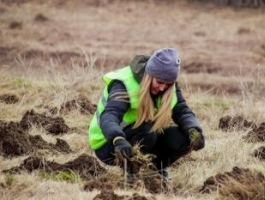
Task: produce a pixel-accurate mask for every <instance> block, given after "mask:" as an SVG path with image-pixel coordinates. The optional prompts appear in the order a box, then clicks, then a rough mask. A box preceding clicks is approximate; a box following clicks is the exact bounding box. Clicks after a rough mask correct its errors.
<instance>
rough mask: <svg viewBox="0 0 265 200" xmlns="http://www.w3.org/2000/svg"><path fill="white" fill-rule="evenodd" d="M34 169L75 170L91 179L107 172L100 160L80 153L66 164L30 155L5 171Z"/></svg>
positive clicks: (50, 170) (17, 171)
mask: <svg viewBox="0 0 265 200" xmlns="http://www.w3.org/2000/svg"><path fill="white" fill-rule="evenodd" d="M34 170H43V171H45V172H49V173H54V174H57V173H60V172H64V171H69V172H74V173H75V174H77V175H79V176H80V177H81V178H83V179H85V180H90V179H91V178H93V177H97V176H99V175H102V174H103V173H105V172H106V170H105V169H104V168H103V167H101V166H100V165H99V163H98V161H97V160H96V159H95V158H94V157H91V156H88V155H86V154H82V155H80V156H79V157H78V158H76V159H74V160H72V161H69V162H67V163H65V164H58V163H56V162H51V161H46V160H45V159H43V158H39V157H34V156H33V157H28V158H27V159H25V160H24V161H23V163H22V164H21V165H20V166H18V167H13V168H11V169H7V170H3V171H2V172H3V173H19V172H21V171H27V172H32V171H34Z"/></svg>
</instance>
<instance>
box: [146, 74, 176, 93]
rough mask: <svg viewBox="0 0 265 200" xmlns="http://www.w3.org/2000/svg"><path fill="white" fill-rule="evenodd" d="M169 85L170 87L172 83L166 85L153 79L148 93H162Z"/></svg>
mask: <svg viewBox="0 0 265 200" xmlns="http://www.w3.org/2000/svg"><path fill="white" fill-rule="evenodd" d="M170 85H172V83H166V82H163V81H161V80H159V79H157V78H155V77H153V78H152V82H151V86H150V93H151V94H153V95H157V94H159V93H163V92H165V91H166V90H167V89H168V88H169V86H170Z"/></svg>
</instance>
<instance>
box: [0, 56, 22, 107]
mask: <svg viewBox="0 0 265 200" xmlns="http://www.w3.org/2000/svg"><path fill="white" fill-rule="evenodd" d="M0 55H1V53H0ZM0 102H3V103H6V104H15V103H18V102H19V98H18V97H17V96H16V95H14V94H2V95H1V96H0Z"/></svg>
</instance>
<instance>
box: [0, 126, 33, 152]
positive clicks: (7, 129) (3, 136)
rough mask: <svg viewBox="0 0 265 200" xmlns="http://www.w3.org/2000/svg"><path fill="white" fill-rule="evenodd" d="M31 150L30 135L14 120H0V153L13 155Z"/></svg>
mask: <svg viewBox="0 0 265 200" xmlns="http://www.w3.org/2000/svg"><path fill="white" fill-rule="evenodd" d="M32 151H33V146H32V145H31V141H30V136H29V134H28V133H27V132H25V131H24V129H22V128H21V127H20V126H19V124H18V123H15V122H10V123H7V122H3V121H2V122H0V154H1V155H3V156H4V157H13V156H19V155H22V154H26V153H29V152H32Z"/></svg>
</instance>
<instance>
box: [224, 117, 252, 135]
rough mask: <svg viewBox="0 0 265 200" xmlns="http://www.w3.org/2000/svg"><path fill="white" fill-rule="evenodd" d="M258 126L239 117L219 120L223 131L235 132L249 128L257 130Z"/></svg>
mask: <svg viewBox="0 0 265 200" xmlns="http://www.w3.org/2000/svg"><path fill="white" fill-rule="evenodd" d="M256 127H257V125H256V124H255V123H254V122H249V121H247V120H246V119H244V117H242V116H240V115H237V116H234V117H232V116H229V115H227V116H224V117H222V118H220V119H219V128H220V129H222V130H223V131H233V130H237V131H239V130H247V129H249V128H254V129H255V128H256Z"/></svg>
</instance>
